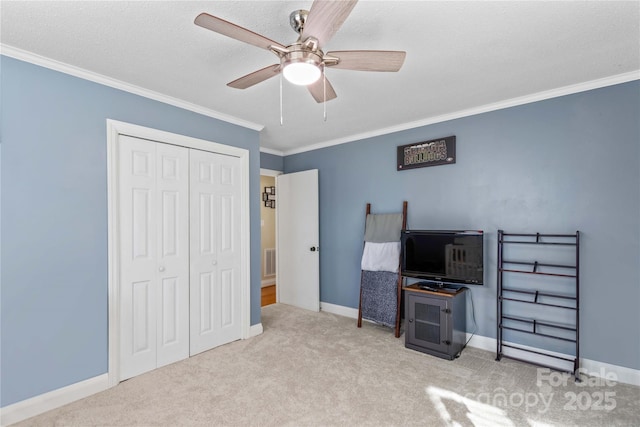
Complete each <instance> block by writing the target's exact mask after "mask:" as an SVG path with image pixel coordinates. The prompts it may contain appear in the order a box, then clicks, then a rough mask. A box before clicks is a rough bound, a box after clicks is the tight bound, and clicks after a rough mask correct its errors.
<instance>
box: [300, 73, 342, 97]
mask: <svg viewBox="0 0 640 427" xmlns="http://www.w3.org/2000/svg"><path fill="white" fill-rule="evenodd" d="M323 77H324V76H323ZM323 77H320V78H319V79H318V81H316V82H315V83H313V84H310V85H309V86H307V88H308V89H309V93H311V96H313V99H315V100H316V102H318V103H322V102H324V101H325V94H324V91H325V84H326V90H327V97H326V101H331V100H332V99H335V98H337V97H338V95H336V91H335V90H333V86H331V83H329V80H327V78H326V77H324V78H323Z"/></svg>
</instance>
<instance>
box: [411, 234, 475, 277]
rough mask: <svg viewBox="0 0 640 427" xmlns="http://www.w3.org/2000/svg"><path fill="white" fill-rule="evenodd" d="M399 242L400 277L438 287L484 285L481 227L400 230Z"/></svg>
mask: <svg viewBox="0 0 640 427" xmlns="http://www.w3.org/2000/svg"><path fill="white" fill-rule="evenodd" d="M401 243H402V275H403V276H408V277H415V278H419V279H424V280H425V281H428V282H431V283H432V284H433V285H434V286H438V287H443V286H446V285H482V284H483V281H484V255H483V252H484V251H483V249H484V233H483V232H482V231H481V230H480V231H462V230H403V231H402V239H401Z"/></svg>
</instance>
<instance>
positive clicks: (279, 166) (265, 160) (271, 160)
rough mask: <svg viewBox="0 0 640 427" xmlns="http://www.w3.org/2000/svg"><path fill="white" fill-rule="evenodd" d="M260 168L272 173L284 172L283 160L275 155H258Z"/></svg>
mask: <svg viewBox="0 0 640 427" xmlns="http://www.w3.org/2000/svg"><path fill="white" fill-rule="evenodd" d="M260 167H261V168H262V169H270V170H274V171H282V170H284V158H283V157H282V156H276V155H275V154H269V153H262V152H261V153H260Z"/></svg>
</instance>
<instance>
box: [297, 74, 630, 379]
mask: <svg viewBox="0 0 640 427" xmlns="http://www.w3.org/2000/svg"><path fill="white" fill-rule="evenodd" d="M639 87H640V83H639V82H638V81H635V82H631V83H626V84H620V85H616V86H612V87H607V88H602V89H598V90H592V91H589V92H584V93H579V94H575V95H570V96H564V97H560V98H555V99H550V100H546V101H541V102H536V103H532V104H527V105H523V106H518V107H513V108H508V109H504V110H499V111H494V112H490V113H484V114H479V115H476V116H471V117H466V118H461V119H457V120H451V121H448V122H444V123H439V124H434V125H430V126H425V127H420V128H415V129H411V130H407V131H403V132H397V133H393V134H388V135H384V136H380V137H375V138H370V139H366V140H361V141H357V142H353V143H349V144H344V145H339V146H334V147H329V148H325V149H320V150H315V151H311V152H306V153H301V154H297V155H291V156H287V157H285V159H284V165H285V168H284V170H285V173H290V172H296V171H301V170H306V169H312V168H315V169H319V176H320V184H319V185H320V246H321V247H322V252H321V253H320V275H321V276H320V298H321V301H324V302H328V303H331V304H337V305H342V306H347V307H353V308H357V307H358V295H359V283H360V268H359V265H360V264H359V263H360V257H361V254H362V238H363V231H364V210H365V205H366V203H367V202H370V203H372V210H373V212H374V213H383V212H398V211H400V210H401V207H402V201H403V200H407V201H408V202H409V209H408V226H409V228H414V229H419V228H427V229H483V230H485V232H486V237H485V266H486V270H487V271H486V273H485V286H483V287H473V288H472V295H473V302H474V304H475V317H476V320H477V323H478V331H477V333H478V334H479V335H482V336H487V337H495V336H496V271H495V270H496V245H497V243H496V231H497V230H498V229H504V230H506V231H512V232H517V231H522V232H547V233H549V232H554V233H573V232H575V231H576V230H580V231H581V233H582V238H581V292H582V293H581V322H582V325H581V356H582V357H585V358H587V359H591V360H597V361H601V362H606V363H610V364H614V365H619V366H625V367H629V368H634V369H640V310H638V302H639V301H640V261H639V260H640V148H639V147H640V125H639V120H638V118H639V117H640V96H639V95H640V90H639ZM449 135H455V136H456V137H457V147H456V152H457V163H456V164H454V165H446V166H435V167H427V168H421V169H414V170H408V171H402V172H397V171H396V147H397V146H398V145H403V144H409V143H414V142H420V141H426V140H430V139H434V138H439V137H445V136H449ZM520 341H521V342H523V343H528V344H531V345H534V344H535V343H532V342H528V341H524V340H520ZM561 350H562V349H561Z"/></svg>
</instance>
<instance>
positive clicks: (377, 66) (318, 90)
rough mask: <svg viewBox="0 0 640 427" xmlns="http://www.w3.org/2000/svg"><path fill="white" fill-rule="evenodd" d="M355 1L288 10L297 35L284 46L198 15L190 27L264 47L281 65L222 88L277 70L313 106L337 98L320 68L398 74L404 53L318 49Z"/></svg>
mask: <svg viewBox="0 0 640 427" xmlns="http://www.w3.org/2000/svg"><path fill="white" fill-rule="evenodd" d="M356 3H357V0H338V1H325V0H315V1H314V2H313V4H312V5H311V10H309V11H306V10H296V11H294V12H292V13H291V15H290V16H289V22H290V24H291V26H292V27H293V29H294V30H295V31H296V32H298V33H299V34H300V36H299V37H298V40H297V41H296V42H295V43H292V44H290V45H288V46H285V45H283V44H280V43H278V42H275V41H273V40H270V39H268V38H266V37H264V36H262V35H260V34H257V33H254V32H253V31H250V30H247V29H246V28H243V27H240V26H238V25H236V24H233V23H231V22H228V21H225V20H224V19H221V18H218V17H216V16H212V15H209V14H208V13H201V14H200V15H198V16H197V17H196V19H195V24H196V25H199V26H201V27H203V28H206V29H208V30H211V31H215V32H216V33H220V34H223V35H225V36H227V37H231V38H233V39H236V40H240V41H242V42H245V43H248V44H251V45H254V46H257V47H259V48H262V49H266V50H268V51H270V52H273V53H274V54H276V55H277V56H278V58H279V59H280V63H278V64H273V65H269V66H268V67H265V68H262V69H260V70H258V71H254V72H253V73H250V74H247V75H246V76H243V77H240V78H239V79H236V80H234V81H232V82H230V83H227V86H230V87H233V88H236V89H246V88H248V87H251V86H253V85H255V84H257V83H260V82H263V81H265V80H267V79H269V78H271V77H274V76H276V75H278V74H280V73H281V72H282V74H283V76H284V77H285V78H286V79H287V80H288V81H290V82H291V83H293V84H297V85H304V86H307V88H308V89H309V92H310V93H311V95H312V96H313V98H314V99H315V100H316V101H317V102H325V101H330V100H332V99H334V98H336V96H337V95H336V92H335V90H334V89H333V87H332V86H331V84H330V83H329V81H328V80H327V79H326V76H325V75H324V71H325V67H332V68H341V69H345V70H356V71H398V70H400V68H401V67H402V64H403V63H404V58H405V56H406V52H403V51H388V50H342V51H332V52H327V53H326V54H325V53H324V52H323V51H322V47H323V46H325V45H326V44H327V42H328V41H329V40H330V39H331V37H333V36H334V34H335V33H336V32H337V31H338V29H340V27H341V26H342V24H343V23H344V21H345V20H346V19H347V17H348V16H349V14H350V13H351V10H352V9H353V8H354V6H355V5H356ZM320 77H324V78H322V79H321V78H320Z"/></svg>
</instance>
